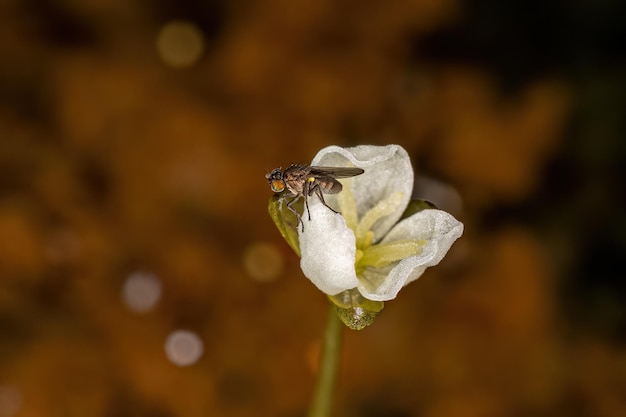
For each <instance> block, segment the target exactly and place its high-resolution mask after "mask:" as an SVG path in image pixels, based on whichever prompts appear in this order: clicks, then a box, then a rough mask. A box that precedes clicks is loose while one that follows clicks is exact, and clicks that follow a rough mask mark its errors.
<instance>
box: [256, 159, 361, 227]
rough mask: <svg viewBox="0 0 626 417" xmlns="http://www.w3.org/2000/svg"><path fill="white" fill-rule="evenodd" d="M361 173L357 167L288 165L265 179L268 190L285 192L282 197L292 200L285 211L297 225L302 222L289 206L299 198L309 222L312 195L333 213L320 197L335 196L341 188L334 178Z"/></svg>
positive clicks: (291, 206)
mask: <svg viewBox="0 0 626 417" xmlns="http://www.w3.org/2000/svg"><path fill="white" fill-rule="evenodd" d="M364 172H365V171H364V170H362V169H361V168H346V167H318V166H309V165H298V164H292V165H289V166H288V167H287V168H285V170H282V168H276V169H274V170H273V171H272V172H270V173H269V174H267V175H266V176H265V178H267V182H268V183H269V185H270V188H271V189H272V191H274V192H275V193H276V194H280V193H282V192H283V191H286V193H285V194H283V195H284V197H292V199H291V200H290V201H289V202H288V203H287V208H288V209H289V210H290V211H291V212H292V213H294V214H295V215H296V217H297V218H298V223H301V222H302V218H301V217H300V214H299V213H298V212H297V211H296V210H295V209H294V208H293V204H294V203H295V202H296V201H298V200H299V199H301V198H302V199H304V206H305V207H306V211H307V213H308V215H309V221H310V220H311V212H310V211H309V203H308V198H309V197H311V196H312V195H313V194H315V195H316V196H318V197H319V199H320V201H321V202H322V204H324V205H325V206H326V207H328V208H329V209H330V210H331V211H333V212H334V213H339V212H338V211H336V210H334V209H333V208H332V207H330V206H329V205H328V204H326V201H324V194H337V193H338V192H340V191H341V190H342V189H343V186H342V185H341V183H340V182H339V181H337V179H338V178H349V177H355V176H357V175H361V174H362V173H364Z"/></svg>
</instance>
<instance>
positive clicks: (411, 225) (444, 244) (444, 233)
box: [359, 210, 463, 301]
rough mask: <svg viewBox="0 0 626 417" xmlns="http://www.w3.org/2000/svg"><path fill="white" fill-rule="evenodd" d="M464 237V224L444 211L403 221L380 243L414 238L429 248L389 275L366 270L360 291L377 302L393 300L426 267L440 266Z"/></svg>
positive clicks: (426, 211)
mask: <svg viewBox="0 0 626 417" xmlns="http://www.w3.org/2000/svg"><path fill="white" fill-rule="evenodd" d="M461 234H463V224H462V223H461V222H459V221H458V220H457V219H455V218H454V217H453V216H451V215H450V214H448V213H446V212H445V211H441V210H422V211H420V212H418V213H416V214H414V215H413V216H411V217H409V218H407V219H405V220H403V221H401V222H400V223H398V224H397V225H396V226H395V227H394V228H393V229H392V230H391V231H390V232H389V233H388V234H387V236H385V238H384V239H383V240H382V242H381V243H389V242H394V241H397V240H404V239H415V240H426V241H427V243H426V245H425V246H424V248H423V249H422V251H421V252H420V253H419V254H417V255H415V256H410V257H408V258H406V259H403V260H402V261H400V262H398V263H397V265H396V266H395V267H394V268H393V269H392V270H391V271H390V272H389V273H388V274H387V275H384V274H379V273H376V272H377V271H369V273H368V271H367V270H366V272H365V273H364V275H365V277H364V278H365V279H364V280H363V282H362V283H361V285H360V286H359V292H361V294H362V295H363V296H364V297H366V298H368V299H370V300H374V301H387V300H392V299H394V298H395V297H396V295H397V294H398V292H399V291H400V290H401V289H402V287H404V286H405V285H407V284H408V283H410V282H412V281H415V280H416V279H417V278H419V277H420V276H421V275H422V274H423V273H424V271H425V270H426V268H428V267H429V266H434V265H437V264H438V263H439V262H440V261H441V260H442V259H443V257H444V256H445V255H446V253H448V250H449V249H450V247H451V246H452V244H453V243H454V241H455V240H457V239H458V238H459V237H460V236H461Z"/></svg>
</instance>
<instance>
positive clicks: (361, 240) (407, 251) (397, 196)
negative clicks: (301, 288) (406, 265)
mask: <svg viewBox="0 0 626 417" xmlns="http://www.w3.org/2000/svg"><path fill="white" fill-rule="evenodd" d="M350 181H351V180H350ZM338 203H339V207H340V209H341V213H342V215H343V217H344V219H345V220H346V225H347V226H348V227H349V228H350V229H352V231H353V232H354V236H355V238H356V254H355V262H354V268H355V270H356V274H357V276H362V274H363V271H365V269H366V268H367V267H374V268H384V267H386V266H388V265H390V264H392V263H394V262H398V261H400V260H402V259H404V258H407V257H409V256H413V255H415V254H417V253H419V252H420V251H421V250H422V248H423V247H424V245H425V244H426V241H425V240H413V239H405V240H397V241H395V242H389V243H381V244H374V240H375V239H380V238H381V236H375V235H374V232H373V231H372V228H373V226H374V225H375V224H376V222H377V221H378V220H380V219H382V218H384V217H387V216H389V215H391V214H392V213H394V212H395V211H396V210H397V209H398V208H399V206H400V204H402V193H401V192H396V193H393V194H390V195H389V196H388V197H387V198H385V199H384V200H381V201H379V202H378V203H377V204H376V205H375V206H374V207H372V208H371V209H370V210H369V211H368V212H367V213H365V214H364V215H363V217H361V219H359V218H358V214H357V211H356V202H355V200H354V195H353V194H352V187H351V184H350V183H348V184H345V186H344V191H343V192H341V193H340V194H339V195H338Z"/></svg>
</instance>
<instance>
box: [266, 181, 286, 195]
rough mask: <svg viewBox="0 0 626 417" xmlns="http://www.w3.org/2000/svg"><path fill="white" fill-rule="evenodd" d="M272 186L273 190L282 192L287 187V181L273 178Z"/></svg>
mask: <svg viewBox="0 0 626 417" xmlns="http://www.w3.org/2000/svg"><path fill="white" fill-rule="evenodd" d="M270 187H272V191H274V192H275V193H280V192H281V191H283V190H284V189H285V181H283V180H273V181H272V182H271V184H270Z"/></svg>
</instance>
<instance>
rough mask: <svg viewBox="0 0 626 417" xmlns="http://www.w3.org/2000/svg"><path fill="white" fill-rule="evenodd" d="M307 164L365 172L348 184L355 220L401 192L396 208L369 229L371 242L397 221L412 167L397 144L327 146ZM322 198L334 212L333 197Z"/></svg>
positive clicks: (409, 189) (405, 201)
mask: <svg viewBox="0 0 626 417" xmlns="http://www.w3.org/2000/svg"><path fill="white" fill-rule="evenodd" d="M311 165H318V166H336V167H345V166H356V167H359V168H363V169H364V170H365V172H364V173H363V174H361V175H359V176H356V177H354V178H353V180H352V182H351V183H352V191H353V194H354V198H355V201H356V206H357V213H358V216H359V218H361V217H363V215H364V214H365V213H367V211H369V210H370V209H371V208H373V207H374V206H376V204H377V203H378V202H379V201H381V200H385V199H387V198H388V197H389V196H390V194H393V193H397V192H400V193H402V201H401V204H399V205H398V207H397V209H396V210H395V211H394V212H393V213H392V214H391V215H389V216H387V217H384V218H382V219H380V220H379V221H378V222H377V223H376V224H374V226H373V227H372V229H371V230H372V231H373V232H374V241H377V240H380V239H381V238H382V237H383V236H384V235H385V233H387V232H388V231H389V229H391V227H392V226H393V225H394V224H395V223H396V222H397V221H398V219H399V218H400V216H402V213H403V212H404V209H405V208H406V206H407V205H408V203H409V199H410V198H411V192H412V191H413V168H412V167H411V160H410V158H409V155H408V154H407V152H406V151H405V150H404V148H402V147H401V146H399V145H387V146H373V145H361V146H357V147H354V148H341V147H339V146H329V147H326V148H324V149H322V150H321V151H319V152H318V153H317V155H316V156H315V158H313V161H312V162H311ZM324 198H325V199H326V202H327V203H328V204H329V205H330V206H331V207H333V208H335V209H338V207H337V203H336V196H334V195H329V196H328V197H326V196H325V197H324Z"/></svg>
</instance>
